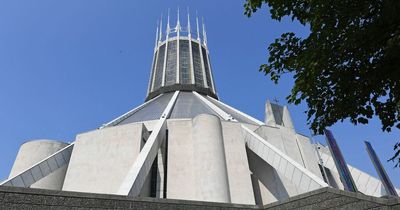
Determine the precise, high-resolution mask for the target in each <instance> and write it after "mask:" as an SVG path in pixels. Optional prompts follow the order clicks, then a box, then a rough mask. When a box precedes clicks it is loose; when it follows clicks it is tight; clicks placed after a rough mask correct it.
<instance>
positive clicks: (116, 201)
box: [0, 186, 400, 210]
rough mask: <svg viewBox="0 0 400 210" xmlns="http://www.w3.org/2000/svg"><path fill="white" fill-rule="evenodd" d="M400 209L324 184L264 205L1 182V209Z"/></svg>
mask: <svg viewBox="0 0 400 210" xmlns="http://www.w3.org/2000/svg"><path fill="white" fill-rule="evenodd" d="M50 208H51V209H71V208H73V209H89V208H97V209H159V208H160V209H161V208H162V209H167V210H168V209H213V210H214V209H227V210H228V209H268V210H278V209H400V198H397V197H390V198H375V197H371V196H366V195H363V194H360V193H351V192H345V191H341V190H337V189H333V188H322V189H318V190H315V191H312V192H308V193H304V194H302V195H298V196H294V197H292V198H289V199H287V200H284V201H279V202H275V203H272V204H268V205H265V206H255V205H240V204H228V203H213V202H202V201H187V200H174V199H158V198H144V197H137V198H128V197H126V196H119V195H105V194H94V193H79V192H67V191H53V190H42V189H30V188H16V187H5V186H0V209H50Z"/></svg>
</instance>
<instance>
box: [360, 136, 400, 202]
mask: <svg viewBox="0 0 400 210" xmlns="http://www.w3.org/2000/svg"><path fill="white" fill-rule="evenodd" d="M365 147H366V148H367V152H368V155H369V158H370V159H371V161H372V163H373V164H374V167H375V170H376V172H377V173H378V175H379V178H380V179H381V182H382V185H383V186H384V187H385V190H386V192H387V194H388V195H393V196H398V195H397V192H396V189H395V188H394V187H393V184H392V182H391V181H390V179H389V176H388V175H387V173H386V171H385V169H384V168H383V166H382V163H381V161H380V160H379V158H378V156H377V155H376V153H375V150H374V149H373V148H372V145H371V144H370V143H369V142H368V141H365Z"/></svg>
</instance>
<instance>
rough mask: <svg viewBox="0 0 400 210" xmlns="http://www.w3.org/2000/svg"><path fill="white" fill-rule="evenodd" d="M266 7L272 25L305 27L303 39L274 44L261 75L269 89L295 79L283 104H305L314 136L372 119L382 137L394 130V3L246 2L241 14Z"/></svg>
mask: <svg viewBox="0 0 400 210" xmlns="http://www.w3.org/2000/svg"><path fill="white" fill-rule="evenodd" d="M264 4H265V5H267V6H268V7H269V10H270V15H271V17H272V18H273V19H276V20H281V19H282V18H283V17H285V16H289V17H290V18H292V19H293V20H294V19H296V20H298V21H300V23H302V24H304V25H305V24H307V25H309V26H310V34H309V36H308V37H305V38H299V37H297V36H296V34H294V33H293V32H287V33H284V34H282V35H281V37H279V38H277V39H275V41H274V42H273V43H271V44H270V45H269V47H268V51H269V56H268V59H267V62H266V63H265V64H262V65H261V66H260V69H259V70H260V71H261V72H263V73H264V74H265V75H268V76H269V77H270V79H271V80H272V81H274V82H275V83H277V82H279V79H280V77H281V75H283V74H285V73H292V74H293V75H294V79H295V84H294V86H293V88H292V91H291V93H290V95H289V96H288V97H287V101H288V102H289V103H294V104H299V103H301V102H302V101H304V102H306V103H307V105H308V110H307V117H308V123H309V125H310V127H311V129H312V130H313V131H314V132H315V133H322V131H323V129H324V128H326V127H329V126H331V125H333V124H334V123H336V122H337V121H343V120H344V119H350V121H351V122H352V123H354V124H358V123H361V124H366V123H368V120H369V119H371V118H372V117H374V116H377V117H378V118H379V119H380V121H381V123H382V130H384V131H388V132H390V131H391V129H392V128H393V127H397V128H400V16H399V15H397V13H398V11H400V1H398V0H385V1H384V0H372V1H371V0H361V1H351V0H335V1H333V0H325V1H314V0H247V1H246V2H245V4H244V9H245V15H247V16H249V17H250V16H251V15H252V14H253V13H254V12H256V11H257V10H258V9H260V8H261V7H262V6H263V5H264ZM395 150H400V146H398V147H395ZM396 154H397V156H399V155H400V153H399V152H397V153H396ZM397 156H396V157H397ZM399 161H400V159H399Z"/></svg>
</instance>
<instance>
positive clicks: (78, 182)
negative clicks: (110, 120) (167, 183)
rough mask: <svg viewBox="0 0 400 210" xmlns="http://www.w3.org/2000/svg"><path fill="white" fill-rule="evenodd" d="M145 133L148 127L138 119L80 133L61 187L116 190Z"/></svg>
mask: <svg viewBox="0 0 400 210" xmlns="http://www.w3.org/2000/svg"><path fill="white" fill-rule="evenodd" d="M147 136H148V133H147V129H146V128H145V127H144V125H143V124H141V123H135V124H127V125H121V126H116V127H109V128H104V129H101V130H94V131H91V132H87V133H83V134H79V135H78V136H77V138H76V141H75V146H74V150H73V151H72V155H71V160H70V163H69V166H68V170H67V173H66V177H65V182H64V187H63V190H66V191H78V192H91V193H107V194H113V193H116V192H117V191H118V189H119V187H120V186H121V184H122V181H123V180H124V178H125V176H126V174H127V173H128V170H129V169H130V168H131V166H132V164H133V163H134V162H135V160H136V157H137V156H138V154H139V152H140V149H141V148H142V146H143V144H144V141H143V139H146V138H147ZM148 186H149V185H148ZM147 192H148V191H147Z"/></svg>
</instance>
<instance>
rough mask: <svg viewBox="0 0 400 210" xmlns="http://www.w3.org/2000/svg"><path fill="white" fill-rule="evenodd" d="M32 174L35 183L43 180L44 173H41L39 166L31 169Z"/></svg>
mask: <svg viewBox="0 0 400 210" xmlns="http://www.w3.org/2000/svg"><path fill="white" fill-rule="evenodd" d="M31 173H32V176H33V178H34V179H35V181H38V180H40V179H41V178H43V176H42V172H40V168H39V166H38V165H37V166H35V167H33V168H32V169H31Z"/></svg>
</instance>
